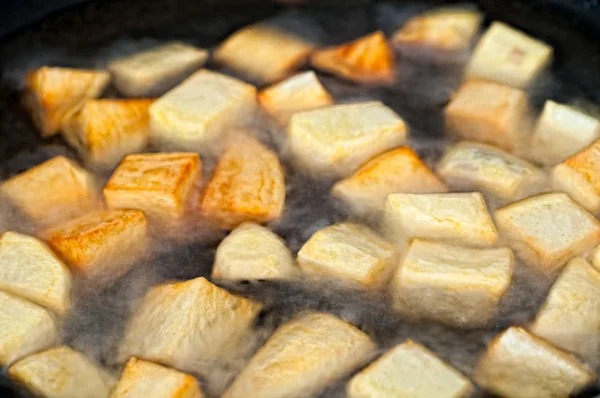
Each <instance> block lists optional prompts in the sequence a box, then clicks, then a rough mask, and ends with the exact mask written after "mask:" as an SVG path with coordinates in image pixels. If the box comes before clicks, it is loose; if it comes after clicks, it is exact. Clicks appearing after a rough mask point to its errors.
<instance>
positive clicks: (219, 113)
mask: <svg viewBox="0 0 600 398" xmlns="http://www.w3.org/2000/svg"><path fill="white" fill-rule="evenodd" d="M256 106H257V105H256V88H255V87H254V86H251V85H250V84H247V83H244V82H242V81H240V80H237V79H234V78H232V77H229V76H225V75H222V74H220V73H216V72H211V71H208V70H206V69H202V70H200V71H198V72H196V73H194V74H193V75H192V76H190V77H189V78H187V79H186V80H185V81H184V82H183V83H181V84H180V85H178V86H177V87H175V88H174V89H172V90H171V91H169V92H168V93H166V94H165V95H163V96H162V97H160V98H159V99H158V100H156V101H155V102H154V103H153V104H152V105H151V106H150V111H149V112H150V130H151V139H152V140H153V142H154V143H155V144H156V145H158V146H161V147H163V149H164V148H165V147H167V148H169V149H181V150H189V151H194V152H196V151H197V152H201V153H212V152H215V151H217V150H218V149H219V147H220V144H221V142H222V141H223V140H224V138H225V137H226V136H227V132H228V131H229V130H230V129H232V128H233V127H235V126H238V125H244V124H246V123H248V122H249V121H250V120H251V119H252V118H253V117H254V113H255V111H256Z"/></svg>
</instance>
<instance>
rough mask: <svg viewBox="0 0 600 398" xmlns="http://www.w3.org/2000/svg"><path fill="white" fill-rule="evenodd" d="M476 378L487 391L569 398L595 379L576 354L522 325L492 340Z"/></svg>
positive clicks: (525, 397)
mask: <svg viewBox="0 0 600 398" xmlns="http://www.w3.org/2000/svg"><path fill="white" fill-rule="evenodd" d="M473 377H474V379H475V381H476V382H477V384H479V385H480V386H481V387H483V388H485V389H486V390H489V391H491V392H493V393H495V394H498V395H500V396H504V397H511V398H540V397H552V398H567V397H569V396H572V395H574V394H576V393H577V392H578V391H580V390H582V389H583V388H584V387H585V386H587V385H588V384H590V383H591V382H592V381H593V380H594V378H595V376H594V374H593V373H592V372H591V371H590V370H589V369H588V368H586V367H585V366H584V365H582V364H581V363H580V362H579V361H578V360H577V359H576V358H575V357H574V356H572V355H569V354H567V353H565V352H563V351H561V350H559V349H558V348H556V347H554V346H553V345H552V344H550V343H548V342H546V341H545V340H542V339H540V338H538V337H536V336H534V335H533V334H531V333H529V332H527V331H526V330H524V329H522V328H519V327H511V328H509V329H508V330H506V331H504V332H502V333H501V334H500V335H498V336H496V338H495V339H494V340H492V341H491V342H490V344H489V345H488V348H487V352H486V353H485V354H484V355H483V357H482V358H481V359H480V360H479V363H478V364H477V367H476V368H475V371H474V374H473Z"/></svg>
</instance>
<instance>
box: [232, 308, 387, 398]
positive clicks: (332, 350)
mask: <svg viewBox="0 0 600 398" xmlns="http://www.w3.org/2000/svg"><path fill="white" fill-rule="evenodd" d="M376 348H377V347H376V345H375V343H374V342H373V341H372V340H371V339H370V338H369V336H367V335H366V334H365V333H363V332H361V331H360V330H358V329H357V328H355V327H354V326H352V325H350V324H349V323H346V322H344V321H342V320H341V319H338V318H336V317H335V316H333V315H330V314H322V313H305V314H301V315H298V316H296V317H295V318H294V319H292V320H291V321H289V322H287V323H285V324H284V325H283V326H281V327H280V328H279V329H277V330H276V331H275V333H274V334H273V335H272V336H271V337H270V338H269V340H267V342H266V344H265V345H264V346H263V347H262V348H261V349H260V350H259V351H258V352H257V353H256V354H255V355H254V356H253V357H252V359H250V361H249V362H248V364H247V365H246V367H245V368H244V370H243V371H242V373H240V374H239V375H238V377H237V378H236V380H235V381H234V383H233V384H232V385H231V386H230V387H229V389H228V390H227V391H226V392H225V394H224V395H223V398H309V397H313V396H316V395H318V393H319V392H320V391H321V390H322V389H323V388H325V387H326V386H327V385H328V384H330V383H332V382H334V381H336V380H339V379H340V378H342V377H344V376H346V375H347V374H349V373H350V372H352V371H353V370H355V369H356V368H358V367H360V366H361V365H362V364H364V363H365V362H367V361H368V360H369V358H370V357H371V356H372V355H373V354H374V352H375V350H376Z"/></svg>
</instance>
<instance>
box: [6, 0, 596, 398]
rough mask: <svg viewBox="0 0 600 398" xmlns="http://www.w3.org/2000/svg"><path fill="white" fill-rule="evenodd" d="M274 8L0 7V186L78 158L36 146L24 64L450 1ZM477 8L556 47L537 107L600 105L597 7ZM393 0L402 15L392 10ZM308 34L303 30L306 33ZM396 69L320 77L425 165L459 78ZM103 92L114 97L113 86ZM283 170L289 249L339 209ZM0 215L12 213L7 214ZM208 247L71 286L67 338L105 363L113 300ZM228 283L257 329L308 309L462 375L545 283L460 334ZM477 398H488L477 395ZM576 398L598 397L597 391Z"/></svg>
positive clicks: (210, 247) (333, 291) (93, 62)
mask: <svg viewBox="0 0 600 398" xmlns="http://www.w3.org/2000/svg"><path fill="white" fill-rule="evenodd" d="M75 3H77V4H75ZM281 3H284V2H283V1H281V2H279V3H275V2H268V1H258V0H238V1H233V0H219V1H218V0H207V1H189V0H170V1H165V0H145V1H141V0H139V1H138V0H114V1H85V0H53V1H49V0H21V1H18V2H3V3H2V5H1V6H0V15H1V17H0V21H1V22H0V37H1V38H0V71H1V72H2V77H1V79H0V159H1V160H0V178H2V179H5V178H8V177H10V176H12V175H14V174H16V173H19V172H21V171H23V170H25V169H27V168H30V167H32V166H33V165H35V164H38V163H41V162H42V161H44V160H46V159H49V158H50V157H53V156H55V155H57V154H65V155H67V156H70V157H75V154H74V153H72V152H71V151H70V149H68V147H66V145H65V144H64V142H63V141H62V140H61V139H60V138H52V139H49V140H42V139H41V138H40V137H39V135H38V134H37V132H36V130H35V128H34V126H33V125H32V123H31V122H30V120H29V118H28V117H27V115H26V114H25V113H24V111H23V109H22V108H21V107H20V106H19V104H18V101H17V92H18V89H19V82H20V81H21V78H22V76H23V73H24V71H25V70H26V69H28V68H33V67H36V66H39V65H41V64H56V65H61V66H73V67H77V66H81V67H94V66H101V65H102V62H105V60H106V59H107V58H110V57H111V56H114V55H116V54H119V53H123V52H128V51H132V50H133V49H134V48H135V49H139V48H143V47H145V46H149V45H152V44H154V43H156V42H157V41H162V40H172V39H180V40H185V41H188V42H191V43H193V44H196V45H198V46H201V47H207V48H210V47H212V46H214V45H216V44H217V43H218V42H219V41H221V40H222V39H224V38H225V37H226V36H227V35H228V34H230V33H231V32H233V31H235V30H236V29H238V28H240V27H241V26H244V25H246V24H249V23H252V22H255V21H258V20H262V19H265V18H274V19H273V21H274V23H283V24H287V25H288V27H290V29H293V28H298V29H300V28H303V29H304V32H303V33H305V34H308V35H313V37H312V38H314V39H316V40H318V41H320V42H321V43H322V44H333V43H339V42H342V41H344V40H349V39H352V38H355V37H358V36H360V35H363V34H366V33H369V32H371V31H373V30H375V29H377V28H382V29H383V30H384V31H385V32H386V33H388V34H390V33H391V32H392V31H393V30H394V29H395V28H397V27H398V26H399V25H400V24H401V23H402V21H403V20H405V19H406V18H407V17H408V16H409V15H410V14H411V13H415V12H418V11H420V10H424V9H426V8H429V7H432V6H434V5H439V4H446V3H455V2H453V1H435V0H431V1H418V2H417V1H416V2H407V1H405V2H400V1H398V2H393V1H388V2H382V1H369V0H353V1H335V0H328V1H315V2H313V3H310V2H306V1H305V2H302V5H301V6H299V8H296V9H293V10H290V9H289V8H286V6H284V5H282V4H281ZM287 3H290V2H287ZM296 3H298V2H296ZM475 3H477V4H478V6H479V7H480V8H481V9H482V10H483V11H484V12H485V14H486V16H487V18H488V21H489V20H502V21H505V22H507V23H509V24H511V25H513V26H515V27H517V28H519V29H522V30H524V31H526V32H528V33H530V34H532V35H533V36H535V37H538V38H540V39H542V40H545V41H546V42H548V43H550V44H551V45H553V46H554V48H555V50H556V59H555V61H554V63H553V66H552V69H551V71H550V72H549V73H548V74H547V75H546V76H545V77H544V78H543V79H542V81H541V83H540V84H538V85H537V86H536V87H534V88H533V89H532V92H531V98H532V102H533V105H534V106H536V107H537V108H540V107H541V105H542V104H543V101H544V100H545V99H546V98H551V99H554V100H556V101H560V102H571V103H572V102H573V101H575V102H577V103H579V104H580V105H583V106H587V104H588V103H593V102H595V103H600V73H599V71H600V40H598V38H599V37H600V7H599V6H598V4H597V3H598V2H597V1H575V0H563V1H558V0H554V1H552V0H545V1H542V0H539V1H520V0H481V1H477V2H475ZM399 4H402V5H403V6H405V7H403V8H398V5H399ZM282 13H283V14H282ZM299 21H300V23H299ZM307 21H308V25H307ZM307 26H309V27H310V29H308V30H307V29H306V27H307ZM211 67H213V66H211ZM400 69H401V79H399V83H398V85H397V86H395V87H391V88H380V89H365V88H362V87H360V86H356V85H353V84H350V83H344V82H340V81H338V80H337V79H335V78H333V77H331V76H327V75H323V76H321V78H322V80H323V82H324V84H325V85H326V86H327V88H328V89H329V90H330V91H332V93H333V94H334V96H336V97H337V96H342V97H344V98H361V97H366V96H368V97H376V98H379V99H381V100H383V101H384V102H385V103H386V104H387V105H389V106H390V107H392V108H393V109H395V110H396V111H397V112H398V113H399V114H400V115H402V116H403V117H404V118H405V119H406V121H407V122H408V123H409V125H410V127H411V134H412V136H413V137H416V138H415V141H414V143H416V144H417V150H418V151H419V152H420V154H421V155H422V156H424V157H425V158H426V159H432V158H435V157H436V156H438V155H439V152H440V149H441V147H442V145H441V144H442V140H441V138H440V137H441V135H442V132H443V124H442V118H441V113H440V110H441V109H442V108H443V106H444V105H445V103H446V101H447V99H448V95H449V90H447V88H448V87H451V86H452V85H456V84H457V83H458V72H457V70H454V69H453V68H452V67H446V68H437V69H436V68H435V67H429V66H424V65H415V64H411V63H410V62H408V61H407V62H404V61H402V60H401V66H400ZM107 95H108V96H116V95H117V94H116V92H115V91H114V90H113V91H111V90H110V89H109V91H108V93H107ZM286 173H287V177H286V178H287V181H288V185H289V186H290V191H289V192H288V200H287V203H286V207H287V210H286V212H285V214H284V220H283V221H282V222H281V223H278V224H277V225H275V226H274V228H275V231H276V232H277V233H279V234H280V235H282V236H283V237H284V238H285V239H286V241H287V242H288V244H289V245H290V247H291V249H292V250H294V251H296V250H298V249H299V247H300V246H301V245H302V243H303V242H304V241H306V240H307V239H308V237H309V236H310V235H311V234H312V232H314V231H315V230H317V229H319V228H321V227H323V226H324V225H327V224H329V223H332V222H335V221H338V220H341V219H343V218H345V217H346V216H347V214H345V213H344V210H343V209H340V208H339V206H337V205H336V204H335V203H333V202H332V201H331V200H330V199H329V183H328V182H322V181H313V180H311V179H310V177H307V176H303V175H301V174H298V173H297V172H295V171H294V170H293V168H291V167H289V166H287V165H286ZM0 210H2V211H3V212H5V213H6V214H8V212H9V210H8V209H7V208H4V207H3V208H2V209H0ZM16 217H17V216H15V215H13V214H11V217H10V222H4V224H3V225H1V227H2V228H11V229H17V230H23V231H28V228H29V226H28V225H27V221H26V220H18V219H17V218H16ZM15 220H18V221H15ZM0 221H2V220H0ZM215 247H216V245H215V243H214V242H213V243H189V244H178V245H173V246H169V250H163V251H161V252H159V253H157V254H156V255H155V256H154V258H153V259H152V260H150V261H148V262H145V263H144V264H143V272H142V271H139V272H138V270H139V269H140V268H141V265H140V267H136V268H134V271H132V272H131V273H130V274H129V275H127V276H126V277H125V278H124V279H123V280H121V281H120V282H119V283H116V284H115V285H114V286H111V287H109V288H108V289H105V290H103V291H101V292H98V291H93V289H92V290H90V289H87V290H86V289H84V288H78V287H77V286H76V290H77V289H79V290H78V291H77V296H78V297H79V300H78V301H77V303H76V308H75V311H74V314H73V316H71V317H70V318H69V319H68V320H67V321H66V323H65V327H64V329H65V330H64V334H65V340H66V343H67V344H71V345H73V346H74V347H76V348H78V349H81V350H83V351H85V352H86V354H88V355H90V356H91V357H93V358H95V359H96V360H98V361H100V362H101V363H104V364H105V365H106V366H109V367H110V366H114V364H112V363H111V361H110V352H112V351H111V350H113V349H114V344H115V342H116V341H117V338H118V337H117V336H118V335H119V331H120V330H121V329H122V325H123V322H124V321H125V320H126V319H127V315H128V314H127V309H126V306H124V305H122V303H123V302H127V301H130V300H132V299H134V298H135V297H139V295H141V294H142V293H143V291H144V289H145V288H146V287H147V286H149V285H150V284H152V283H156V282H158V281H162V280H168V279H189V278H192V277H196V276H200V275H204V276H208V275H209V274H210V269H211V266H212V261H213V255H214V250H215ZM148 275H151V276H148ZM140 281H142V282H140ZM228 287H229V288H231V289H233V290H235V291H236V292H238V293H240V294H244V295H247V296H251V297H254V298H256V299H259V300H261V301H263V302H264V303H265V306H266V308H267V311H265V314H263V315H264V316H263V317H261V318H260V319H259V323H262V326H264V327H272V326H273V325H275V324H277V323H279V322H281V321H282V320H284V319H287V318H289V317H290V316H291V315H292V314H293V313H295V312H297V311H299V310H300V309H304V308H313V309H317V310H321V311H329V312H333V313H336V314H338V315H340V316H342V317H344V318H346V319H348V320H350V321H351V322H353V323H354V324H356V325H358V326H359V327H361V328H362V329H364V330H365V331H368V332H369V333H370V334H371V335H372V336H373V337H374V338H376V339H377V341H378V342H379V344H380V345H381V346H382V347H389V346H391V345H393V344H394V343H397V342H399V341H402V340H403V339H405V338H407V337H410V338H413V339H415V340H417V341H420V342H422V343H424V344H426V345H427V346H429V347H433V349H434V350H435V351H436V353H438V355H440V356H441V357H442V358H443V359H445V360H447V361H449V362H450V363H451V364H452V365H454V366H456V367H457V368H458V369H460V370H462V371H463V372H465V373H467V374H468V373H469V371H470V369H471V367H472V365H473V361H474V360H476V358H477V354H478V353H480V352H481V350H483V349H484V348H485V345H486V343H487V342H488V341H489V339H490V338H491V337H492V336H493V335H495V334H496V333H498V332H499V331H500V330H502V329H504V328H506V327H507V326H509V325H511V324H515V323H517V324H518V323H524V322H527V320H528V319H530V318H531V316H532V314H533V313H535V311H536V309H537V308H538V307H539V306H540V304H541V303H542V301H543V299H544V297H545V294H546V292H547V289H548V286H547V285H544V284H539V283H532V282H531V278H530V275H527V272H526V271H522V274H517V275H516V276H515V280H514V283H513V287H512V288H511V291H510V292H509V299H507V300H506V301H507V303H505V304H504V305H503V308H501V310H500V315H499V316H498V319H497V320H496V323H495V325H494V326H493V327H492V328H490V329H486V330H475V331H467V332H465V331H458V330H452V329H449V328H445V327H441V326H439V325H433V324H407V323H405V322H403V321H402V320H401V319H398V318H397V317H396V316H395V315H394V314H393V313H391V312H390V311H389V309H388V306H387V305H386V297H385V295H384V294H383V293H364V292H359V291H348V290H347V289H346V288H343V287H334V286H329V287H327V289H321V288H320V287H319V286H307V285H299V284H286V283H284V282H279V283H276V282H266V281H263V282H258V283H253V284H243V283H242V284H238V285H235V286H228ZM0 396H2V397H11V396H14V397H27V396H29V395H28V393H27V392H25V391H23V390H22V389H21V388H20V387H18V386H16V385H14V384H13V383H11V382H10V381H9V380H8V379H7V378H6V376H5V375H0ZM343 396H344V395H343V383H340V384H339V385H336V386H332V387H331V388H329V389H327V390H326V391H324V392H323V394H322V397H343ZM479 396H486V395H485V394H484V393H479ZM580 396H581V397H582V398H583V397H593V396H599V397H600V388H593V389H591V390H590V391H587V392H584V393H583V394H581V395H580ZM82 398H83V397H82Z"/></svg>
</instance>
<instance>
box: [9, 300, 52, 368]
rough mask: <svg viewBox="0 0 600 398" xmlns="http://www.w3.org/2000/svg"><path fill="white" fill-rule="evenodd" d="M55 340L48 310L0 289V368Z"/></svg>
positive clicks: (43, 347) (45, 346)
mask: <svg viewBox="0 0 600 398" xmlns="http://www.w3.org/2000/svg"><path fill="white" fill-rule="evenodd" d="M57 340H58V330H57V327H56V324H55V322H54V319H53V318H52V315H50V313H49V312H48V311H46V310H45V309H44V308H42V307H40V306H38V305H36V304H33V303H30V302H29V301H26V300H23V299H21V298H19V297H17V296H13V295H11V294H8V293H5V292H3V291H2V290H0V367H4V366H7V365H10V364H11V363H12V362H13V361H15V360H17V359H19V358H22V357H24V356H25V355H29V354H31V353H32V352H36V351H39V350H43V349H45V348H47V347H49V346H51V345H53V344H55V343H56V341H57Z"/></svg>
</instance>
